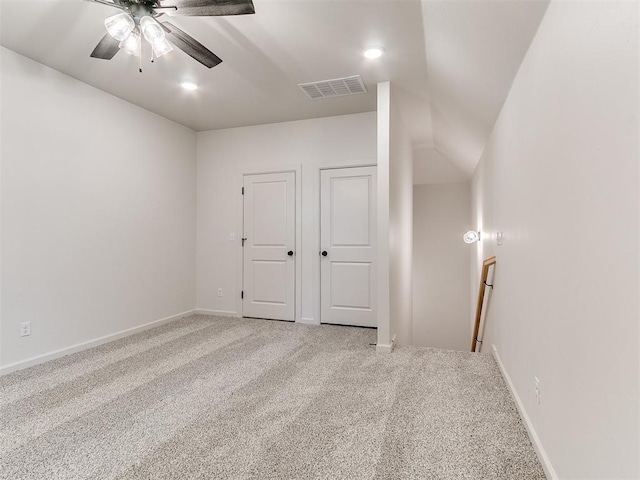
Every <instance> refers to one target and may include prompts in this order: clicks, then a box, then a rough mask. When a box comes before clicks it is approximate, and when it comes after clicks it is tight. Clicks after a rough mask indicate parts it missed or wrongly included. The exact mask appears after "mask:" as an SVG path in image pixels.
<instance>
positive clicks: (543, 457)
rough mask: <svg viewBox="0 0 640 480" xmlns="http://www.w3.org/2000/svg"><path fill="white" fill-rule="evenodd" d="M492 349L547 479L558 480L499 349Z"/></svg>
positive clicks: (493, 346)
mask: <svg viewBox="0 0 640 480" xmlns="http://www.w3.org/2000/svg"><path fill="white" fill-rule="evenodd" d="M491 347H492V348H493V358H495V360H496V363H497V364H498V368H500V373H502V377H503V378H504V381H505V382H506V384H507V387H508V388H509V392H511V396H512V397H513V400H514V401H515V402H516V406H517V407H518V412H519V413H520V417H521V418H522V420H523V422H524V426H525V427H526V428H527V433H528V434H529V438H530V439H531V444H532V445H533V449H534V450H535V452H536V454H537V455H538V459H539V460H540V463H541V464H542V469H543V470H544V473H545V475H546V476H547V479H548V480H558V475H557V474H556V471H555V470H554V468H553V465H551V462H550V461H549V457H547V454H546V452H545V451H544V447H543V446H542V443H541V442H540V438H538V434H537V433H536V430H535V428H533V423H531V419H530V418H529V415H527V411H526V410H525V409H524V404H523V403H522V401H521V400H520V396H519V395H518V392H516V389H515V387H514V386H513V383H512V382H511V377H509V374H508V373H507V369H506V368H504V364H503V363H502V360H500V355H498V349H497V348H496V346H495V345H491Z"/></svg>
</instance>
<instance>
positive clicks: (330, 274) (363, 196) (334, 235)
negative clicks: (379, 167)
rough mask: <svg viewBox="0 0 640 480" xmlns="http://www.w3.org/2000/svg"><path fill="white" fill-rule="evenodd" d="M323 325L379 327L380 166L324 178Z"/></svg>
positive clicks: (340, 171)
mask: <svg viewBox="0 0 640 480" xmlns="http://www.w3.org/2000/svg"><path fill="white" fill-rule="evenodd" d="M320 182H321V185H320V190H321V199H320V209H321V213H320V217H321V225H320V245H321V249H322V250H323V251H326V252H327V255H326V256H321V267H320V274H321V279H320V284H321V287H320V288H321V292H320V295H321V299H320V304H321V316H322V318H321V321H322V323H335V324H341V325H359V326H368V327H375V326H377V319H376V314H375V264H374V260H375V254H376V249H375V238H376V205H375V201H376V167H361V168H343V169H332V170H323V171H322V172H321V174H320Z"/></svg>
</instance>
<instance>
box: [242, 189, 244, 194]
mask: <svg viewBox="0 0 640 480" xmlns="http://www.w3.org/2000/svg"><path fill="white" fill-rule="evenodd" d="M242 194H243V195H244V187H242Z"/></svg>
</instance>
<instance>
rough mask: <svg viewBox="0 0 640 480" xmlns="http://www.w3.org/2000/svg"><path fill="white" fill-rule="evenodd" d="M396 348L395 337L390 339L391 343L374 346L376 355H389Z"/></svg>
mask: <svg viewBox="0 0 640 480" xmlns="http://www.w3.org/2000/svg"><path fill="white" fill-rule="evenodd" d="M395 346H396V336H395V335H394V336H393V338H392V339H391V343H378V344H377V345H376V352H378V353H391V352H393V349H394V348H395Z"/></svg>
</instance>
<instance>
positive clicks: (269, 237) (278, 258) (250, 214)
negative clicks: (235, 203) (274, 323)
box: [242, 172, 296, 321]
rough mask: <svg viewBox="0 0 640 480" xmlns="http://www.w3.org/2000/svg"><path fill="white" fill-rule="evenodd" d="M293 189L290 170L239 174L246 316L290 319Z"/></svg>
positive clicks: (292, 318) (243, 301)
mask: <svg viewBox="0 0 640 480" xmlns="http://www.w3.org/2000/svg"><path fill="white" fill-rule="evenodd" d="M295 188H296V186H295V173H293V172H288V173H269V174H264V175H246V176H245V177H244V234H243V237H244V239H245V240H244V252H243V255H244V266H243V268H244V272H243V299H242V314H243V316H245V317H256V318H270V319H274V320H291V321H293V320H294V319H295V318H294V311H295V308H294V307H295V305H294V298H295V258H296V256H295V251H294V249H295V245H296V238H295V231H296V229H295V220H296V214H295V197H296V195H295Z"/></svg>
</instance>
